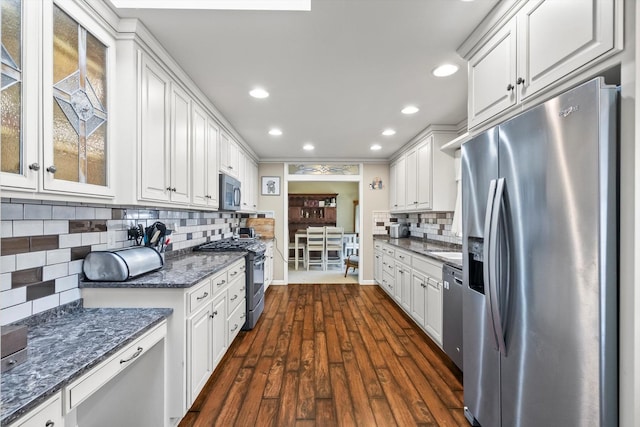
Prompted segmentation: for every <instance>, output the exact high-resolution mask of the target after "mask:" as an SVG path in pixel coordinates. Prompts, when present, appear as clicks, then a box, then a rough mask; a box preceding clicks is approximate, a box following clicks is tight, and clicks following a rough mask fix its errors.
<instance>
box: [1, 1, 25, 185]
mask: <svg viewBox="0 0 640 427" xmlns="http://www.w3.org/2000/svg"><path fill="white" fill-rule="evenodd" d="M0 4H1V5H2V7H1V16H2V18H1V19H2V21H1V24H0V25H1V38H2V57H1V61H2V73H1V74H2V78H1V84H2V86H1V88H2V89H1V92H0V107H1V108H2V113H1V116H0V123H1V125H2V135H1V136H0V138H1V140H2V144H1V145H2V153H0V155H1V156H2V161H1V166H0V170H2V172H9V173H15V174H20V173H22V167H23V165H22V150H23V147H22V69H21V64H22V1H21V0H2V1H0Z"/></svg>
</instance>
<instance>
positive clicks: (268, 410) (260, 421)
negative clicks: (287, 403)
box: [255, 399, 279, 427]
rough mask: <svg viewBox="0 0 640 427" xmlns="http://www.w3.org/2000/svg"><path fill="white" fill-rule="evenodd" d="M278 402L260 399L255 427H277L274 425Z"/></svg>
mask: <svg viewBox="0 0 640 427" xmlns="http://www.w3.org/2000/svg"><path fill="white" fill-rule="evenodd" d="M278 402H279V401H278V400H276V399H262V400H261V401H260V410H259V411H258V417H257V418H256V424H255V425H256V427H279V426H277V425H276V420H277V418H278Z"/></svg>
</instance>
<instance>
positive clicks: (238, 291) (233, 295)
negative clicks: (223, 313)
mask: <svg viewBox="0 0 640 427" xmlns="http://www.w3.org/2000/svg"><path fill="white" fill-rule="evenodd" d="M246 294H247V285H246V280H245V275H244V274H242V275H241V276H238V277H237V278H236V280H235V281H233V282H232V283H231V285H230V286H229V290H228V291H227V301H229V302H228V304H229V309H228V313H231V312H232V311H233V310H235V309H236V307H237V306H238V304H240V301H243V300H244V298H245V297H246Z"/></svg>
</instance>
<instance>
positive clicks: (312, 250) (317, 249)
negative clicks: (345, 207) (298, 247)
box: [306, 227, 326, 271]
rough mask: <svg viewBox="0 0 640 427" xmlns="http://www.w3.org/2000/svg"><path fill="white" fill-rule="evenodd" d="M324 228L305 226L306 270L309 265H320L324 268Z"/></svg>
mask: <svg viewBox="0 0 640 427" xmlns="http://www.w3.org/2000/svg"><path fill="white" fill-rule="evenodd" d="M324 243H325V229H324V227H308V228H307V243H306V249H307V253H306V256H307V271H309V266H310V265H320V266H321V267H322V269H323V270H325V268H326V265H325V258H324Z"/></svg>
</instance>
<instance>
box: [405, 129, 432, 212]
mask: <svg viewBox="0 0 640 427" xmlns="http://www.w3.org/2000/svg"><path fill="white" fill-rule="evenodd" d="M432 151H433V137H432V136H430V137H427V138H426V140H425V141H424V142H422V143H420V144H419V145H418V146H417V147H415V148H413V149H411V150H410V151H409V152H408V153H407V157H406V170H407V177H406V181H407V184H406V194H407V196H406V209H407V210H427V209H431V205H432V197H431V179H432V169H433V163H432Z"/></svg>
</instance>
